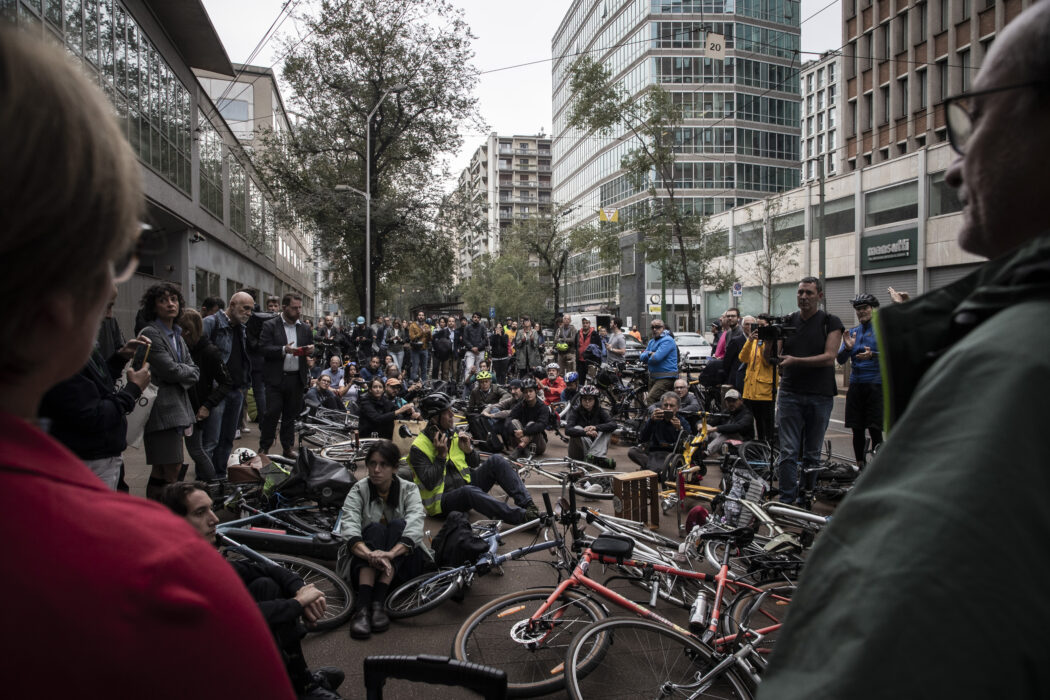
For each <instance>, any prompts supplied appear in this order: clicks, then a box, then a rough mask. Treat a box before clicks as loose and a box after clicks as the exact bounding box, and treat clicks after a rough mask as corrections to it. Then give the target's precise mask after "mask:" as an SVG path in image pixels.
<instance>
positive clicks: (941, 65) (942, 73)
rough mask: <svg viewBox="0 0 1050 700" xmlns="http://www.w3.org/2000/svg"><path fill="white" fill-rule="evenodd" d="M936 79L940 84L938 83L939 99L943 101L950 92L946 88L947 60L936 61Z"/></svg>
mask: <svg viewBox="0 0 1050 700" xmlns="http://www.w3.org/2000/svg"><path fill="white" fill-rule="evenodd" d="M937 80H938V81H939V83H940V85H939V87H940V96H941V99H940V101H941V102H944V101H945V100H946V99H948V94H949V93H950V90H949V89H948V62H947V61H938V62H937Z"/></svg>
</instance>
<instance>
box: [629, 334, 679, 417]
mask: <svg viewBox="0 0 1050 700" xmlns="http://www.w3.org/2000/svg"><path fill="white" fill-rule="evenodd" d="M649 328H650V329H651V330H652V332H653V337H652V340H650V341H649V344H648V345H646V346H645V350H644V351H643V352H642V353H641V354H640V355H639V356H638V360H639V361H640V362H644V363H646V365H648V367H649V393H648V394H646V396H645V405H646V406H652V405H653V404H654V403H656V402H657V401H659V400H660V397H661V396H663V395H664V394H666V393H667V392H669V391H671V390H672V389H673V388H674V380H675V379H676V378H677V377H678V345H677V344H676V343H675V342H674V338H672V337H671V334H670V333H666V332H664V322H663V321H662V320H661V319H659V318H654V319H653V320H652V322H651V323H650V324H649Z"/></svg>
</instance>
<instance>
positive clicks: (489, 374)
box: [475, 369, 492, 382]
mask: <svg viewBox="0 0 1050 700" xmlns="http://www.w3.org/2000/svg"><path fill="white" fill-rule="evenodd" d="M475 379H477V380H478V381H479V382H480V381H481V380H482V379H492V372H490V371H488V370H487V369H483V370H481V371H480V372H478V373H477V376H475Z"/></svg>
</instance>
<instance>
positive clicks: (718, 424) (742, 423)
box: [707, 389, 755, 457]
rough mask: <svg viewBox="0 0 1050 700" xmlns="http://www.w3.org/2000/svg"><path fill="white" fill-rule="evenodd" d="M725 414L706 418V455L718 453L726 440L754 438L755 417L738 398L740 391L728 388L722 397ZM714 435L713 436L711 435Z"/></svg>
mask: <svg viewBox="0 0 1050 700" xmlns="http://www.w3.org/2000/svg"><path fill="white" fill-rule="evenodd" d="M722 403H723V405H724V406H725V414H723V415H715V416H711V417H709V418H708V419H707V438H708V439H707V456H708V457H711V456H713V455H716V454H718V453H719V451H720V450H721V449H722V444H723V443H725V441H726V440H742V441H743V440H754V439H755V418H754V416H752V415H751V411H749V410H748V408H747V406H745V405H744V402H743V401H742V400H741V398H740V392H739V391H737V390H736V389H730V390H729V391H727V392H726V395H725V396H724V397H723V399H722ZM712 435H714V437H711V436H712Z"/></svg>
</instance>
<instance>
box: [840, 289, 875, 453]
mask: <svg viewBox="0 0 1050 700" xmlns="http://www.w3.org/2000/svg"><path fill="white" fill-rule="evenodd" d="M851 303H852V304H853V309H854V311H855V312H856V314H857V321H859V325H857V326H854V327H853V328H850V329H849V330H848V331H846V332H845V333H844V334H843V335H842V345H840V346H839V353H838V356H837V358H836V359H837V360H838V363H839V364H840V365H844V364H846V362H847V361H849V362H850V363H851V366H852V370H851V371H850V375H849V389H847V390H846V427H847V428H849V429H850V430H852V431H853V455H854V457H855V458H856V461H857V466H858V467H859V468H861V469H863V468H864V466H865V465H866V463H867V451H866V450H865V449H864V448H865V444H864V443H865V436H864V431H865V430H867V431H868V435H870V436H871V449H872V450H875V449H877V448H878V446H879V445H881V444H882V374H881V372H880V371H879V344H878V341H877V340H876V339H875V327H874V325H873V324H872V322H871V314H872V311H874V310H875V309H877V308H879V300H878V298H877V297H876V296H874V295H873V294H861V295H860V296H858V297H856V298H855V299H854V300H853V301H852V302H851Z"/></svg>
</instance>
